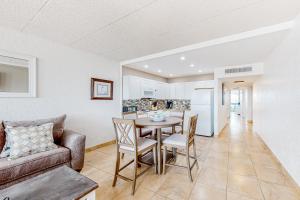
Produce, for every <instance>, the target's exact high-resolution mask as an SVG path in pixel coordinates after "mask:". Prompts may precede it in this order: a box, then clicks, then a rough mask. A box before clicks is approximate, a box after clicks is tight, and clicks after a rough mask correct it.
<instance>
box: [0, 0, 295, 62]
mask: <svg viewBox="0 0 300 200" xmlns="http://www.w3.org/2000/svg"><path fill="white" fill-rule="evenodd" d="M299 11H300V1H299V0H226V1H220V0H184V1H183V0H126V1H120V0H97V1H96V0H84V1H83V0H0V26H4V27H8V28H12V29H15V30H19V31H23V32H26V33H29V34H33V35H37V36H39V37H43V38H46V39H49V40H52V41H56V42H59V43H62V44H65V45H68V46H71V47H74V48H79V49H82V50H85V51H89V52H93V53H96V54H100V55H103V56H106V57H109V58H112V59H115V60H119V61H122V60H128V59H132V58H136V57H140V56H145V55H148V54H152V53H157V52H160V51H163V50H168V49H173V48H177V47H181V46H185V45H190V44H194V43H198V42H202V41H206V40H211V39H213V38H217V37H223V36H226V35H231V34H235V33H239V32H244V31H248V30H252V29H256V28H259V27H263V26H268V25H273V24H278V23H281V22H285V21H289V20H291V19H293V18H294V17H295V16H296V15H297V14H298V13H299Z"/></svg>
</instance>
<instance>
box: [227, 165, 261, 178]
mask: <svg viewBox="0 0 300 200" xmlns="http://www.w3.org/2000/svg"><path fill="white" fill-rule="evenodd" d="M229 172H230V173H232V174H236V175H243V176H256V173H255V170H254V167H253V165H252V164H236V165H230V167H229Z"/></svg>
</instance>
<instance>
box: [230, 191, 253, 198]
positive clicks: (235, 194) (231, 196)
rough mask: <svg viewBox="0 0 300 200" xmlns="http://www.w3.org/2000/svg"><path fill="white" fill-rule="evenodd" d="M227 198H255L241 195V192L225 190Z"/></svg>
mask: <svg viewBox="0 0 300 200" xmlns="http://www.w3.org/2000/svg"><path fill="white" fill-rule="evenodd" d="M227 200H255V199H253V198H250V197H248V196H243V195H241V194H237V193H233V192H227Z"/></svg>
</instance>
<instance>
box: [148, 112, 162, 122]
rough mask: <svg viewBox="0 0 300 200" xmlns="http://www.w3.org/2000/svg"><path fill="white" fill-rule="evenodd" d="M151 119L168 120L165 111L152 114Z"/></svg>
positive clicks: (157, 120)
mask: <svg viewBox="0 0 300 200" xmlns="http://www.w3.org/2000/svg"><path fill="white" fill-rule="evenodd" d="M150 119H151V120H152V121H154V122H162V121H165V120H166V116H165V115H164V114H163V113H155V114H153V115H150Z"/></svg>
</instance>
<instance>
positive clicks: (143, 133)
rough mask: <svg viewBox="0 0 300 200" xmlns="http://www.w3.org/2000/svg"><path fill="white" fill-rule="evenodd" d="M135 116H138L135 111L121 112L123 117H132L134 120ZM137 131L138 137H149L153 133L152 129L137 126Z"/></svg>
mask: <svg viewBox="0 0 300 200" xmlns="http://www.w3.org/2000/svg"><path fill="white" fill-rule="evenodd" d="M137 118H140V115H138V114H137V113H136V112H135V113H123V119H133V120H136V119H137ZM137 132H138V134H139V136H140V137H147V136H149V137H151V136H152V135H153V130H151V129H148V128H137Z"/></svg>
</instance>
